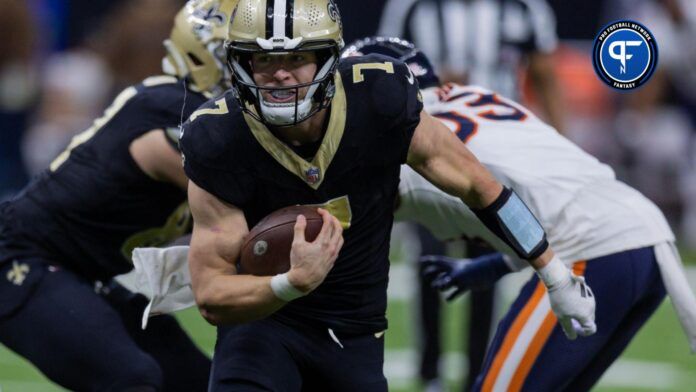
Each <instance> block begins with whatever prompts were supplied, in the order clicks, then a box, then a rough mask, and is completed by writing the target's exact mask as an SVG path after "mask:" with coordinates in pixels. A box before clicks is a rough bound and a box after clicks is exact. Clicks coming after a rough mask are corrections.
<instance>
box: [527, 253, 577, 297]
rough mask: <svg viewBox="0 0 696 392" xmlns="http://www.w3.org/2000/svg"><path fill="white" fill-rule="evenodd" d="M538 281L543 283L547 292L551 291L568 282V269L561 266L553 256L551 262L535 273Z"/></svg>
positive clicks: (558, 259)
mask: <svg viewBox="0 0 696 392" xmlns="http://www.w3.org/2000/svg"><path fill="white" fill-rule="evenodd" d="M536 273H537V275H538V276H539V279H541V281H542V282H544V286H546V288H547V289H548V291H553V290H555V289H557V288H558V287H561V286H563V285H564V284H565V283H566V282H567V281H569V280H570V275H571V273H570V269H568V267H566V266H565V264H563V262H562V261H561V259H560V258H558V256H556V255H554V256H553V258H552V259H551V261H550V262H549V263H548V264H546V265H545V266H543V267H541V268H539V269H538V270H537V271H536Z"/></svg>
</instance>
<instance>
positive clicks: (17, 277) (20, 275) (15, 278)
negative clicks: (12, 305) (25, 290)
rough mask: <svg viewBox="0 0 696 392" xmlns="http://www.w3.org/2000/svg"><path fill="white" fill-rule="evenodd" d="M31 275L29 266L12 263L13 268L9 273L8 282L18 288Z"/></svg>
mask: <svg viewBox="0 0 696 392" xmlns="http://www.w3.org/2000/svg"><path fill="white" fill-rule="evenodd" d="M28 273H29V266H28V265H27V264H24V263H22V264H20V263H18V262H16V261H13V262H12V268H11V269H10V270H9V271H8V272H7V280H9V281H10V282H12V283H13V284H15V285H17V286H21V285H22V283H24V279H26V278H27V274H28Z"/></svg>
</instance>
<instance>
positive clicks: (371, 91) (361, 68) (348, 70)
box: [339, 54, 419, 117]
mask: <svg viewBox="0 0 696 392" xmlns="http://www.w3.org/2000/svg"><path fill="white" fill-rule="evenodd" d="M339 72H340V73H341V78H342V80H343V86H344V88H345V89H346V91H347V92H348V94H349V95H358V96H360V98H358V99H359V100H361V101H365V102H369V103H370V104H371V106H372V107H373V108H374V109H375V110H376V112H377V114H378V115H382V116H386V117H395V116H398V115H399V114H401V112H402V111H403V110H404V105H405V104H406V103H407V101H409V100H410V98H411V97H410V96H411V95H414V96H417V95H418V94H419V92H418V81H417V80H416V77H415V76H414V75H413V74H412V73H411V71H410V70H409V68H408V66H407V65H406V64H404V63H403V62H402V61H400V60H397V59H395V58H392V57H388V56H384V55H380V54H370V55H367V56H359V57H348V58H346V59H343V60H342V61H341V63H340V64H339ZM348 99H349V100H350V97H349V98H348ZM353 100H355V98H353Z"/></svg>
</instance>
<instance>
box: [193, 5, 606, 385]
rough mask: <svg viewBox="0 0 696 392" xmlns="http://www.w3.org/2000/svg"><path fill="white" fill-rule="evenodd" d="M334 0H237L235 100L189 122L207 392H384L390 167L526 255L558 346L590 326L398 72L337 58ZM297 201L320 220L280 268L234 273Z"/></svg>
mask: <svg viewBox="0 0 696 392" xmlns="http://www.w3.org/2000/svg"><path fill="white" fill-rule="evenodd" d="M342 45H343V40H342V38H341V22H340V16H339V13H338V9H337V8H336V6H335V4H334V3H333V2H332V1H331V0H241V1H240V2H239V4H238V5H237V8H236V9H235V11H234V12H233V17H232V19H231V21H230V25H229V31H228V42H227V50H228V63H229V66H230V67H231V69H232V83H233V86H234V88H233V90H231V91H229V92H227V93H226V94H225V95H224V96H222V97H220V98H216V99H213V100H210V101H209V102H208V103H206V104H205V105H203V106H202V108H200V109H199V110H197V111H196V112H194V113H193V114H192V115H191V117H190V119H189V121H188V122H187V123H186V124H185V125H184V127H183V129H182V135H181V137H180V141H179V143H180V148H181V150H182V153H183V155H184V170H185V171H186V174H187V175H188V177H189V179H190V181H189V188H188V196H189V204H190V206H191V212H192V214H193V217H194V228H193V237H192V240H191V248H190V253H189V264H190V269H191V279H192V285H193V291H194V295H195V297H196V302H197V304H198V306H199V309H200V311H201V314H202V315H203V316H204V317H205V318H206V319H207V320H208V321H209V322H211V323H212V324H216V325H218V340H217V344H216V348H215V355H214V361H213V370H212V375H211V383H212V384H211V386H210V390H213V391H218V390H230V391H260V390H264V391H267V390H273V391H300V390H303V391H309V390H321V391H327V390H331V391H385V390H387V383H386V380H385V378H384V375H383V372H382V365H383V333H384V330H385V329H386V327H387V321H386V319H385V310H386V304H387V303H386V288H387V280H388V270H389V262H388V251H389V234H390V229H391V226H392V219H393V215H392V210H393V204H394V199H395V195H396V193H397V185H398V181H399V167H400V164H402V163H408V164H409V165H410V166H412V167H413V168H414V169H415V170H416V171H418V172H419V173H420V174H421V175H423V176H424V177H425V178H427V179H428V180H430V181H431V182H433V183H434V184H436V185H438V186H439V187H440V188H442V189H444V190H446V191H448V192H450V193H452V194H454V195H457V196H459V197H461V198H462V200H463V201H464V202H466V203H467V204H468V205H469V206H471V207H472V209H474V211H475V212H476V214H477V215H478V216H479V217H480V218H481V219H482V221H483V222H484V223H485V224H486V225H487V226H488V227H489V228H490V229H491V230H493V231H494V232H495V233H497V234H498V235H499V236H500V237H501V238H502V239H503V240H505V241H506V243H508V244H509V245H510V246H511V247H512V248H513V249H515V250H516V251H517V252H518V254H519V255H520V257H522V258H524V259H527V260H530V263H531V264H532V265H533V266H534V267H535V268H536V269H537V272H538V273H539V275H540V277H541V279H542V281H544V282H545V284H546V285H547V287H548V288H549V293H550V294H549V296H550V299H551V304H552V305H551V306H552V308H553V310H554V312H555V313H556V314H557V315H558V318H559V320H561V324H562V325H563V327H564V330H565V331H566V332H567V333H568V335H569V337H571V338H574V337H575V336H576V334H577V333H580V334H583V335H588V334H592V333H594V331H595V325H594V298H593V297H592V295H591V291H590V290H589V288H587V287H586V286H585V284H584V282H583V281H582V279H581V278H578V277H576V276H574V275H573V274H572V273H571V272H570V270H568V268H567V267H565V266H564V265H563V263H562V261H561V260H559V259H558V257H556V256H554V254H553V251H552V250H551V249H550V248H549V247H548V242H547V241H546V236H545V234H544V231H543V229H542V228H541V226H540V225H539V223H538V222H537V220H536V219H535V218H534V216H533V215H532V214H531V212H530V211H529V209H528V208H527V207H526V206H525V205H524V203H523V202H522V201H521V199H520V198H519V197H518V196H517V195H516V194H515V193H514V192H513V191H512V190H511V189H507V188H503V187H502V186H501V185H500V184H499V183H498V182H497V181H496V180H495V179H494V178H493V177H492V176H491V174H490V173H489V172H488V171H486V170H485V169H484V168H483V166H481V164H480V163H479V162H478V161H477V160H476V158H475V157H474V156H473V155H472V154H471V153H470V152H469V151H468V150H467V149H466V147H465V146H464V145H463V144H462V143H460V142H459V140H458V139H457V137H456V136H455V135H454V134H452V133H451V132H450V131H449V130H448V128H447V127H446V126H445V125H443V124H442V123H441V122H440V121H438V120H435V119H434V118H432V117H431V116H429V115H428V114H426V113H425V112H423V111H422V103H421V98H420V94H419V91H418V84H417V82H416V80H415V77H414V75H413V74H412V73H411V72H410V71H409V68H408V67H407V66H406V65H405V64H404V63H402V62H400V61H398V60H395V59H393V58H390V57H385V56H381V55H369V56H364V57H353V58H348V59H345V60H342V61H341V62H339V59H338V58H339V50H340V48H341V46H342ZM293 204H308V205H316V206H320V207H322V208H320V209H319V211H320V212H321V214H322V215H323V219H324V225H323V227H322V231H321V232H320V233H319V236H318V237H317V239H316V240H315V241H313V242H307V241H305V239H304V228H305V225H306V221H305V219H304V218H303V217H301V216H300V217H298V219H297V222H296V225H295V240H294V242H293V245H292V250H291V253H290V255H289V258H290V264H291V268H290V270H289V271H288V272H287V273H284V274H279V275H276V276H273V277H264V276H252V275H240V274H236V271H237V270H236V267H235V260H236V259H237V257H238V255H239V252H240V246H241V244H242V241H243V238H244V236H245V234H246V233H247V232H248V229H249V227H252V226H253V225H255V224H256V223H257V222H258V221H259V220H260V219H261V218H263V217H264V216H266V215H267V214H269V213H270V212H272V211H274V210H276V209H278V208H281V207H285V206H288V205H293Z"/></svg>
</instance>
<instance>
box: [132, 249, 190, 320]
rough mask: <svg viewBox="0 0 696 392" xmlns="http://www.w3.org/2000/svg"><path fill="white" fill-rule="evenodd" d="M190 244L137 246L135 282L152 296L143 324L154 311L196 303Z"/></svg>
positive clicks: (155, 312)
mask: <svg viewBox="0 0 696 392" xmlns="http://www.w3.org/2000/svg"><path fill="white" fill-rule="evenodd" d="M188 250H189V247H188V246H173V247H169V248H135V250H133V265H134V266H135V286H136V289H137V291H138V292H140V293H142V294H144V295H145V296H147V297H148V298H150V303H149V304H148V305H147V307H146V308H145V311H144V312H143V320H142V328H143V329H145V327H146V326H147V321H148V318H149V317H150V316H152V315H157V314H164V313H171V312H176V311H177V310H182V309H186V308H189V307H191V306H194V305H195V304H196V303H195V301H194V298H193V291H192V290H191V275H190V273H189V269H188Z"/></svg>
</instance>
